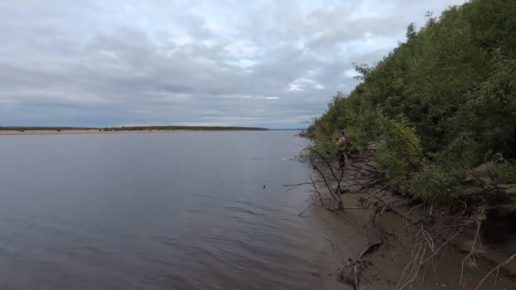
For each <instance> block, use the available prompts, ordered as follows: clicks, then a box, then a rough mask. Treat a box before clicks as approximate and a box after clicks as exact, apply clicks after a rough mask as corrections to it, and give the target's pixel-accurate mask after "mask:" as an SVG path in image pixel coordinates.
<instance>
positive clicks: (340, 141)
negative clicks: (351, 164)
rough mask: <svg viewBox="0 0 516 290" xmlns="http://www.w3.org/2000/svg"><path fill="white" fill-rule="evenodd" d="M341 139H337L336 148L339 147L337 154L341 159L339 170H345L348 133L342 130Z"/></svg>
mask: <svg viewBox="0 0 516 290" xmlns="http://www.w3.org/2000/svg"><path fill="white" fill-rule="evenodd" d="M339 132H340V137H338V138H335V141H334V142H335V147H337V154H338V157H339V168H340V169H343V168H344V165H345V163H346V157H345V156H344V150H345V149H346V132H345V131H344V130H340V131H339Z"/></svg>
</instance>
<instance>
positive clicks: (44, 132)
mask: <svg viewBox="0 0 516 290" xmlns="http://www.w3.org/2000/svg"><path fill="white" fill-rule="evenodd" d="M185 132H204V131H193V130H126V131H124V130H119V131H104V130H102V131H101V130H100V129H89V130H61V131H57V130H26V131H23V132H22V131H11V130H9V131H0V135H68V134H128V133H185ZM206 132H207V131H206ZM210 132H221V131H218V130H217V131H210Z"/></svg>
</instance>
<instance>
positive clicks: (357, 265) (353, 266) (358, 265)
mask: <svg viewBox="0 0 516 290" xmlns="http://www.w3.org/2000/svg"><path fill="white" fill-rule="evenodd" d="M382 244H383V240H380V241H379V242H376V243H371V244H369V245H368V246H367V247H366V248H365V249H363V250H362V252H360V254H359V255H358V257H357V259H356V260H354V261H353V260H350V263H349V264H347V265H346V266H344V267H342V268H340V269H338V270H337V272H336V276H337V279H338V280H339V281H344V282H346V283H348V284H350V285H352V286H353V288H354V289H355V290H357V289H358V285H359V284H360V277H361V276H362V278H364V277H363V270H365V269H366V267H367V266H366V265H367V264H366V263H365V261H366V260H367V259H369V258H370V257H371V255H368V254H370V253H371V252H372V251H374V250H376V249H378V247H379V246H381V245H382ZM349 270H351V273H349V274H346V272H347V271H349Z"/></svg>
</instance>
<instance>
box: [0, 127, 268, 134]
mask: <svg viewBox="0 0 516 290" xmlns="http://www.w3.org/2000/svg"><path fill="white" fill-rule="evenodd" d="M234 131H268V129H266V128H254V127H193V126H192V127H186V126H149V127H143V126H142V127H109V128H73V127H0V135H63V134H121V133H184V132H234Z"/></svg>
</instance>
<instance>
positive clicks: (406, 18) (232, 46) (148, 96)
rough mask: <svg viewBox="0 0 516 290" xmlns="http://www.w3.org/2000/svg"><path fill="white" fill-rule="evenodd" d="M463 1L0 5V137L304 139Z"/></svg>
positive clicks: (24, 0) (142, 0) (106, 0)
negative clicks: (140, 134)
mask: <svg viewBox="0 0 516 290" xmlns="http://www.w3.org/2000/svg"><path fill="white" fill-rule="evenodd" d="M462 3H464V0H434V1H423V0H348V1H343V0H123V1H122V0H103V1H98V0H89V1H84V0H52V1H43V0H0V126H2V125H3V126H6V125H38V126H52V125H56V126H57V125H70V126H119V125H149V124H156V125H168V124H170V125H172V124H177V125H179V124H185V125H199V124H208V125H242V126H264V127H269V128H300V127H304V126H306V125H305V124H301V123H302V122H303V121H304V120H308V119H310V118H311V117H313V116H317V115H319V114H321V113H322V112H324V109H325V108H326V104H327V103H328V102H329V101H330V100H331V97H332V95H334V94H335V93H336V92H337V91H343V92H349V91H351V90H352V89H353V88H354V86H355V85H356V81H355V80H354V79H353V78H352V77H353V75H354V73H353V71H352V69H351V63H352V62H367V63H371V62H373V61H375V60H379V59H381V57H382V56H383V55H385V54H387V53H388V52H389V51H390V50H392V49H393V48H394V47H395V46H397V42H398V41H404V40H405V31H406V27H407V25H408V24H409V23H410V22H415V23H416V24H417V25H418V26H420V25H422V24H423V23H424V22H425V19H424V15H425V11H428V10H429V11H433V12H434V15H439V14H440V12H441V11H442V10H444V9H446V8H447V7H448V6H449V5H457V4H462Z"/></svg>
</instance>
